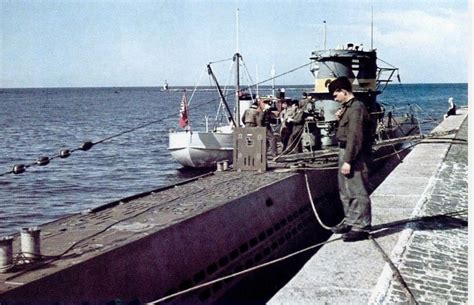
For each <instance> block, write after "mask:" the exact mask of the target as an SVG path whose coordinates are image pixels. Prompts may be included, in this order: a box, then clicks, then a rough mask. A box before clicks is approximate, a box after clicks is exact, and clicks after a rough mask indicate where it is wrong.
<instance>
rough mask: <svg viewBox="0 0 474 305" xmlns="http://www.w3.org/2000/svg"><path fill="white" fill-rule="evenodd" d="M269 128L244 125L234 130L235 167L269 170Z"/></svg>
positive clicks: (239, 168) (238, 168) (236, 168)
mask: <svg viewBox="0 0 474 305" xmlns="http://www.w3.org/2000/svg"><path fill="white" fill-rule="evenodd" d="M266 132H267V130H266V128H265V127H244V128H236V129H235V130H234V162H233V164H234V169H235V170H254V171H261V172H263V171H266V170H267V153H266V152H267V138H266V137H267V134H266Z"/></svg>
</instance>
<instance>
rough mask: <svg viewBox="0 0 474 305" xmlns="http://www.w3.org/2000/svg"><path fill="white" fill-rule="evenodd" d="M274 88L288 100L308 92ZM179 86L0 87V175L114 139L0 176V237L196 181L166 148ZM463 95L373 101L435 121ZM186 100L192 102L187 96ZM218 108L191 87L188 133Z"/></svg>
mask: <svg viewBox="0 0 474 305" xmlns="http://www.w3.org/2000/svg"><path fill="white" fill-rule="evenodd" d="M280 87H286V95H287V96H289V97H293V98H295V99H298V98H300V97H301V94H302V92H304V91H310V90H311V86H280ZM182 89H183V88H181V89H178V90H170V91H164V92H162V91H161V90H160V88H158V87H156V88H42V89H0V105H1V111H0V130H1V133H2V136H1V137H0V174H2V173H6V172H9V171H11V169H12V167H13V165H14V164H31V163H34V162H35V161H36V160H37V159H38V157H41V156H49V157H52V156H55V155H57V154H58V152H59V150H60V149H64V148H68V149H76V148H78V147H80V146H81V145H82V143H84V142H86V141H92V142H94V143H95V142H98V141H100V140H103V139H106V138H109V137H112V138H111V139H109V140H107V141H104V142H103V143H100V144H97V145H95V146H93V147H92V148H91V149H90V150H89V151H75V152H73V154H72V155H71V156H70V157H69V158H65V159H60V158H57V159H53V160H51V162H50V164H48V165H46V166H32V167H30V168H28V169H27V171H26V172H25V173H23V174H19V175H13V174H6V175H3V176H0V236H4V235H7V234H12V233H15V232H19V230H20V228H22V227H30V226H35V225H39V224H42V223H45V222H48V221H52V220H55V219H58V218H60V217H64V216H66V215H69V214H72V213H78V212H82V211H85V210H87V209H89V208H93V207H97V206H99V205H103V204H106V203H108V202H112V201H115V200H118V199H121V198H124V197H126V196H130V195H133V194H137V193H141V192H145V191H150V190H153V189H156V188H159V187H161V186H164V185H168V184H171V183H174V182H178V181H182V180H184V179H188V178H190V177H193V176H196V175H199V174H201V173H202V171H195V170H191V171H190V170H186V169H183V168H181V166H180V165H179V164H178V163H176V162H175V161H174V159H173V158H172V157H171V156H170V154H169V152H168V150H167V147H168V136H167V135H168V131H169V130H170V129H178V117H179V108H180V103H181V98H182V96H183V90H182ZM259 93H260V94H270V93H271V90H270V89H269V88H263V89H261V92H259ZM467 94H468V93H467V84H403V85H390V86H388V87H387V89H386V90H385V92H384V93H383V94H382V95H381V96H380V97H379V101H380V102H381V103H382V104H383V105H384V106H385V108H386V109H387V110H392V109H399V108H402V107H407V106H412V107H414V108H416V109H418V106H419V107H420V108H421V109H418V114H419V115H420V116H421V117H423V118H427V119H430V118H432V119H435V120H441V119H442V117H443V114H444V113H445V112H446V111H447V109H448V103H447V101H448V98H449V97H453V98H454V101H455V103H456V104H457V105H458V106H461V105H466V104H467ZM186 95H187V97H188V99H189V98H190V97H191V91H190V90H188V91H187V93H186ZM229 99H230V101H229V102H231V101H232V99H233V97H232V95H231V94H230V95H229ZM218 104H219V98H218V97H217V94H216V92H215V90H210V89H209V88H207V89H203V90H198V91H197V92H196V93H195V94H194V96H193V99H192V100H191V104H190V124H191V125H192V127H193V128H194V129H197V130H203V129H204V128H205V126H206V123H205V122H206V120H205V117H208V122H209V125H208V126H209V128H212V122H213V121H214V119H215V116H216V112H217V108H218ZM401 111H402V112H403V111H404V110H401ZM220 118H225V116H221V117H219V118H218V119H220ZM434 126H435V125H433V124H427V125H423V129H424V131H425V132H427V131H429V130H430V129H432V128H433V127H434ZM122 133H123V134H122Z"/></svg>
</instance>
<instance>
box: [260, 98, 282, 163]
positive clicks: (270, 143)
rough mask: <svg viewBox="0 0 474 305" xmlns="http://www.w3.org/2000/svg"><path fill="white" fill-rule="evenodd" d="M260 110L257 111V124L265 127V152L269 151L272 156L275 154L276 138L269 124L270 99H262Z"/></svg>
mask: <svg viewBox="0 0 474 305" xmlns="http://www.w3.org/2000/svg"><path fill="white" fill-rule="evenodd" d="M261 107H262V111H261V112H259V116H258V120H257V126H262V127H265V128H266V129H267V153H268V152H270V154H271V156H272V158H274V157H276V156H277V145H276V138H275V135H274V134H273V129H272V126H271V119H272V116H273V113H272V111H271V109H270V108H271V107H270V100H269V99H265V100H263V101H262V104H261Z"/></svg>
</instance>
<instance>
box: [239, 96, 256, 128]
mask: <svg viewBox="0 0 474 305" xmlns="http://www.w3.org/2000/svg"><path fill="white" fill-rule="evenodd" d="M257 108H258V106H257V102H254V103H253V104H252V106H250V108H248V109H245V111H244V115H243V116H242V123H244V125H245V127H256V126H257V121H258V110H257Z"/></svg>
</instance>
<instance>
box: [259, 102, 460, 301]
mask: <svg viewBox="0 0 474 305" xmlns="http://www.w3.org/2000/svg"><path fill="white" fill-rule="evenodd" d="M467 113H468V110H467V109H466V108H463V109H459V110H458V113H457V115H455V116H450V117H448V118H446V119H445V120H444V121H443V122H441V124H440V125H438V127H436V128H435V129H434V130H433V132H443V131H449V130H453V129H455V130H457V132H456V133H454V134H449V135H445V136H442V137H437V138H431V139H427V140H424V141H423V142H422V143H420V144H418V145H417V146H416V147H415V148H414V149H413V150H412V151H411V152H410V153H409V154H408V156H407V157H406V158H405V159H404V161H403V162H402V163H401V164H400V165H399V166H398V167H397V168H395V170H394V171H393V172H392V173H391V174H390V175H389V176H388V177H387V179H386V180H385V181H384V182H383V183H382V184H381V185H380V186H379V187H378V188H377V189H376V190H375V191H374V192H373V193H372V195H371V201H372V220H373V221H372V224H373V230H372V232H371V238H370V239H368V240H364V241H359V242H352V243H347V242H343V241H342V240H341V239H340V237H341V236H340V235H333V236H332V237H331V239H333V240H334V239H338V240H335V241H334V242H332V243H329V244H327V245H325V246H324V247H323V248H322V249H321V250H319V251H318V252H317V253H316V254H315V255H314V256H313V257H312V258H311V259H310V260H309V261H308V262H307V263H306V264H305V266H304V267H303V268H302V269H301V270H300V271H299V273H298V274H297V275H296V276H295V277H294V278H293V279H292V280H291V281H290V282H288V283H287V285H286V286H285V287H283V288H282V289H281V290H280V291H279V292H278V293H277V294H276V295H275V296H274V297H273V298H272V299H271V300H270V301H269V302H268V304H271V305H277V304H467V303H468V220H467V208H468V145H467V144H468V143H467V138H468V137H467V135H468V120H467V116H468V114H467Z"/></svg>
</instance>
